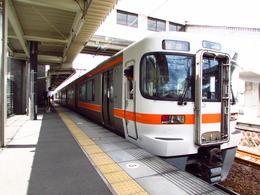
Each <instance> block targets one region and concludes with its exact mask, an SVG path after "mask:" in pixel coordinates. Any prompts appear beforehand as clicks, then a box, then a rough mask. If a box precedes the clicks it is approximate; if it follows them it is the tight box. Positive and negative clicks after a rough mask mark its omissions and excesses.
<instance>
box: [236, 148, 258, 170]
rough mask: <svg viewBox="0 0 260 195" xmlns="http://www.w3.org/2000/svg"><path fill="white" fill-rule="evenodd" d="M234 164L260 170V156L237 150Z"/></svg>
mask: <svg viewBox="0 0 260 195" xmlns="http://www.w3.org/2000/svg"><path fill="white" fill-rule="evenodd" d="M235 162H238V163H241V164H244V165H247V166H251V167H253V168H256V169H258V170H260V155H259V154H256V153H252V152H248V151H245V150H240V149H238V150H237V153H236V157H235Z"/></svg>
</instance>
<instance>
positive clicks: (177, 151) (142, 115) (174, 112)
mask: <svg viewBox="0 0 260 195" xmlns="http://www.w3.org/2000/svg"><path fill="white" fill-rule="evenodd" d="M129 67H131V68H133V81H129V80H127V78H126V77H125V76H124V70H125V69H127V68H129ZM236 70H237V69H236V65H235V64H234V63H232V62H231V57H230V56H229V54H228V53H226V52H224V51H222V50H221V44H219V43H216V42H212V41H208V40H206V39H203V38H199V37H194V36H193V35H190V34H188V33H155V34H153V35H151V36H149V37H147V38H144V39H143V40H141V41H138V42H136V43H134V44H133V45H131V46H129V47H128V48H126V49H124V50H123V51H122V52H120V53H118V54H117V55H115V56H113V57H111V58H110V59H108V60H106V61H104V62H103V63H101V64H100V65H98V66H97V67H96V68H95V69H93V70H92V71H90V72H89V73H87V74H85V75H83V76H82V77H80V78H78V79H77V80H75V81H73V82H72V83H70V84H69V85H67V86H66V87H64V88H63V89H61V90H60V91H59V92H58V94H59V95H58V97H59V98H58V99H59V102H60V103H61V104H62V105H64V106H67V107H69V108H70V109H73V110H75V111H76V112H78V113H80V114H82V115H84V116H86V117H88V118H90V119H92V120H94V121H95V122H97V123H99V124H101V125H104V126H106V127H107V128H109V129H110V130H111V131H113V132H115V133H117V134H119V135H121V136H123V137H125V139H127V140H129V141H130V142H132V143H134V144H136V145H138V146H139V147H141V148H144V149H145V150H147V151H149V152H151V153H152V154H154V155H157V156H160V157H162V158H164V159H165V160H166V161H168V162H170V163H172V164H174V165H175V166H177V167H179V168H181V169H183V170H187V171H190V172H193V173H194V174H197V175H198V176H200V177H202V178H203V179H205V180H207V181H209V182H211V183H217V182H220V181H223V180H224V179H225V178H226V177H227V174H228V172H229V169H230V167H231V165H232V162H233V160H234V157H235V153H236V146H237V145H238V143H239V140H240V136H241V134H240V132H239V131H237V130H236V129H235V124H236V119H237V115H238V107H237V104H236V96H235V95H234V93H233V92H234V91H235V89H233V88H232V82H233V81H235V82H237V79H238V77H237V76H238V74H236V72H237V71H236ZM233 86H234V85H233Z"/></svg>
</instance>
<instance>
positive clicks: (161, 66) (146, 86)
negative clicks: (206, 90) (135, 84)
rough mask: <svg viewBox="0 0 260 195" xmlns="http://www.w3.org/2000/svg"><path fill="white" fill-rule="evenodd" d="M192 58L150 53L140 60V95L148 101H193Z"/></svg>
mask: <svg viewBox="0 0 260 195" xmlns="http://www.w3.org/2000/svg"><path fill="white" fill-rule="evenodd" d="M193 62H194V58H193V57H192V56H186V55H179V54H164V53H150V54H146V55H144V56H143V58H142V60H141V71H140V81H141V86H140V87H141V93H142V95H143V96H144V97H146V98H150V99H162V100H163V99H165V100H180V99H185V100H186V101H187V100H192V99H193V93H192V91H193V85H192V84H191V83H193V82H192V79H193V73H194V71H193V67H194V66H193Z"/></svg>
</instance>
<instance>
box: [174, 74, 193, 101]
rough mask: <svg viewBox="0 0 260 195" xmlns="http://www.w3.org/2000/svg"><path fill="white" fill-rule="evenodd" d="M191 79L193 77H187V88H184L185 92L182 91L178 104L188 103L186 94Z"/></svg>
mask: <svg viewBox="0 0 260 195" xmlns="http://www.w3.org/2000/svg"><path fill="white" fill-rule="evenodd" d="M190 81H191V77H190V76H189V77H187V78H186V82H185V88H184V90H183V93H182V95H180V96H179V101H178V103H177V104H178V105H180V106H181V105H185V106H186V105H187V102H184V98H185V96H186V94H187V91H188V88H189V86H190Z"/></svg>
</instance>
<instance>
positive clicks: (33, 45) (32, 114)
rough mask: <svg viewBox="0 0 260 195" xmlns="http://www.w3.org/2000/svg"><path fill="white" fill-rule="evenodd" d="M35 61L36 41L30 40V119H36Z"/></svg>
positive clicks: (36, 56) (36, 59)
mask: <svg viewBox="0 0 260 195" xmlns="http://www.w3.org/2000/svg"><path fill="white" fill-rule="evenodd" d="M37 63H38V42H37V41H31V42H30V65H31V82H30V83H31V89H30V91H31V93H30V99H31V106H30V111H31V112H30V119H31V120H37V71H38V70H37Z"/></svg>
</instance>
